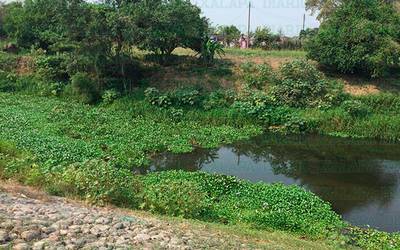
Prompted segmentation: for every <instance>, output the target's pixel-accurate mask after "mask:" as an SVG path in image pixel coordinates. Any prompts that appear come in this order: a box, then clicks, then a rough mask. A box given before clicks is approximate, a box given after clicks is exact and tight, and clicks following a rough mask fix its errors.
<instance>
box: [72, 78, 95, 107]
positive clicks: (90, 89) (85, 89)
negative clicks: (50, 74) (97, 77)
mask: <svg viewBox="0 0 400 250" xmlns="http://www.w3.org/2000/svg"><path fill="white" fill-rule="evenodd" d="M71 88H72V94H73V95H74V96H75V97H76V98H77V99H78V100H79V101H81V102H82V103H86V104H93V103H95V102H97V101H98V100H99V91H98V89H97V86H96V84H95V82H94V81H93V79H91V78H90V76H89V75H88V74H86V73H77V74H75V75H74V76H73V77H72V79H71Z"/></svg>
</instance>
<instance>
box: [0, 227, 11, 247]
mask: <svg viewBox="0 0 400 250" xmlns="http://www.w3.org/2000/svg"><path fill="white" fill-rule="evenodd" d="M9 239H10V237H9V235H8V233H7V232H6V231H3V230H0V244H2V243H6V242H7V241H9Z"/></svg>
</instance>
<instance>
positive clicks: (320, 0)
mask: <svg viewBox="0 0 400 250" xmlns="http://www.w3.org/2000/svg"><path fill="white" fill-rule="evenodd" d="M345 1H346V0H306V2H305V4H306V9H307V10H310V11H311V12H312V13H313V14H314V13H316V12H318V17H317V18H318V19H319V20H320V21H322V20H323V19H326V18H328V17H329V16H330V15H331V14H332V13H333V12H334V11H335V10H336V9H337V8H338V7H339V6H340V5H341V4H342V3H345ZM382 2H385V3H390V4H394V6H395V8H396V9H397V10H398V11H400V0H382Z"/></svg>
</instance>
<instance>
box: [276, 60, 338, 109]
mask: <svg viewBox="0 0 400 250" xmlns="http://www.w3.org/2000/svg"><path fill="white" fill-rule="evenodd" d="M338 86H340V84H338V83H336V82H332V81H329V80H328V79H326V78H325V77H324V75H323V74H322V73H321V72H320V71H319V70H318V69H317V68H316V67H315V66H314V65H313V64H312V63H310V62H308V61H305V60H296V61H293V62H289V63H285V64H283V65H282V66H281V68H280V74H279V77H278V81H277V83H276V84H275V85H274V86H272V88H271V89H270V95H271V97H272V99H273V100H274V102H275V103H276V104H278V105H288V106H290V107H320V106H325V105H331V104H335V105H337V104H339V103H340V102H341V101H342V99H343V98H344V94H343V89H341V88H338Z"/></svg>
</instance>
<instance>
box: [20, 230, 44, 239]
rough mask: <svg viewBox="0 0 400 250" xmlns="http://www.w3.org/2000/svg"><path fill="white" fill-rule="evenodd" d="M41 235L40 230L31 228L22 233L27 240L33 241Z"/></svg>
mask: <svg viewBox="0 0 400 250" xmlns="http://www.w3.org/2000/svg"><path fill="white" fill-rule="evenodd" d="M39 237H40V231H37V230H29V231H25V232H23V233H21V238H22V239H24V240H26V241H32V240H35V239H38V238H39Z"/></svg>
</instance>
